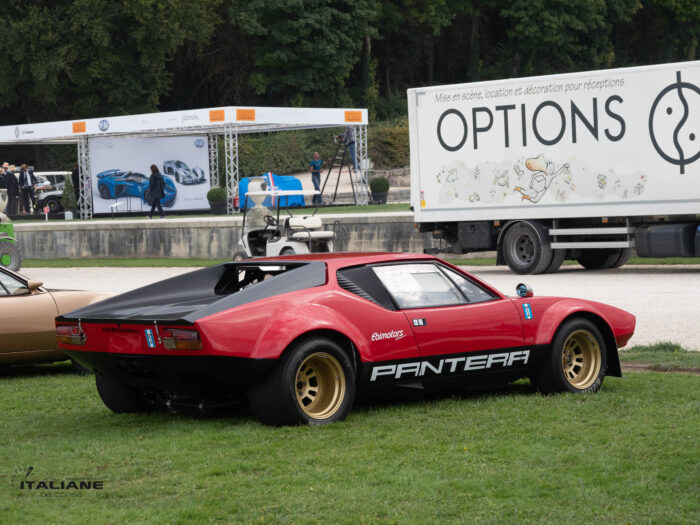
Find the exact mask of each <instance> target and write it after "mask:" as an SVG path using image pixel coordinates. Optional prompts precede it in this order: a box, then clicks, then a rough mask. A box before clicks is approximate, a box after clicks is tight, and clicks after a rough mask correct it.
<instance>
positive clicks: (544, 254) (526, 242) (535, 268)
mask: <svg viewBox="0 0 700 525" xmlns="http://www.w3.org/2000/svg"><path fill="white" fill-rule="evenodd" d="M546 238H547V233H546V232H545V230H544V228H543V227H542V226H541V225H540V224H539V223H537V222H527V221H524V222H519V223H517V224H514V225H513V226H511V227H510V228H508V231H506V233H505V235H504V236H503V243H502V245H501V249H502V250H503V257H504V258H505V261H506V264H507V265H508V267H509V268H510V269H511V270H512V271H513V272H515V273H518V274H537V273H544V272H545V271H546V270H547V268H549V265H550V264H551V263H552V258H553V257H554V253H553V250H552V248H550V247H549V245H548V244H545V243H544V242H543V241H544V240H545V239H546Z"/></svg>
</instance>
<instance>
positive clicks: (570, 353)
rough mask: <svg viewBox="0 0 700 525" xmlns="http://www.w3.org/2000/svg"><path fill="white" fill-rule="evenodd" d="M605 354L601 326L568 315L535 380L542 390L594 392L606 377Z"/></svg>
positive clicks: (547, 391)
mask: <svg viewBox="0 0 700 525" xmlns="http://www.w3.org/2000/svg"><path fill="white" fill-rule="evenodd" d="M607 356H608V354H607V348H606V347H605V340H604V339H603V336H602V334H601V333H600V330H598V328H597V327H596V326H595V325H594V324H593V323H592V322H591V321H589V320H588V319H583V318H574V319H571V320H569V321H567V322H565V323H564V324H563V325H562V326H561V327H559V329H558V330H557V333H556V335H555V336H554V339H553V340H552V348H551V350H550V352H549V356H548V357H547V358H545V359H544V360H543V362H542V365H541V366H542V368H541V369H540V371H539V374H538V375H537V376H536V378H535V384H536V386H537V388H538V389H539V390H540V391H541V392H543V393H553V392H573V393H586V392H589V393H593V392H597V391H598V390H600V386H601V385H602V383H603V378H604V377H605V369H606V367H607Z"/></svg>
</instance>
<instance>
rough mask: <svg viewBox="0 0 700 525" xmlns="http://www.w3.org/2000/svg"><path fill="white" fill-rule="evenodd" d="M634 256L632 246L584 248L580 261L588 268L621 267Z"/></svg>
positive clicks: (579, 257)
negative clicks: (597, 248) (600, 248)
mask: <svg viewBox="0 0 700 525" xmlns="http://www.w3.org/2000/svg"><path fill="white" fill-rule="evenodd" d="M630 257H632V248H610V249H604V250H584V251H583V252H582V253H581V255H579V256H578V262H579V264H580V265H581V266H583V267H584V268H586V269H587V270H605V269H608V268H619V267H620V266H622V265H623V264H625V263H626V262H627V261H629V259H630Z"/></svg>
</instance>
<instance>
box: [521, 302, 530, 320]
mask: <svg viewBox="0 0 700 525" xmlns="http://www.w3.org/2000/svg"><path fill="white" fill-rule="evenodd" d="M523 313H524V314H525V319H532V309H531V308H530V303H523Z"/></svg>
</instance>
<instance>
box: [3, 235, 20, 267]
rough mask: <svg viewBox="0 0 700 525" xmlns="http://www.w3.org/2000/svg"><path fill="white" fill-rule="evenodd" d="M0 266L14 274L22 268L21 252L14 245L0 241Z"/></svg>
mask: <svg viewBox="0 0 700 525" xmlns="http://www.w3.org/2000/svg"><path fill="white" fill-rule="evenodd" d="M0 266H4V267H5V268H8V269H10V270H12V271H13V272H16V271H17V270H19V268H20V266H22V251H21V250H20V249H19V247H18V246H17V245H16V244H13V243H11V242H8V241H0Z"/></svg>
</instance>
